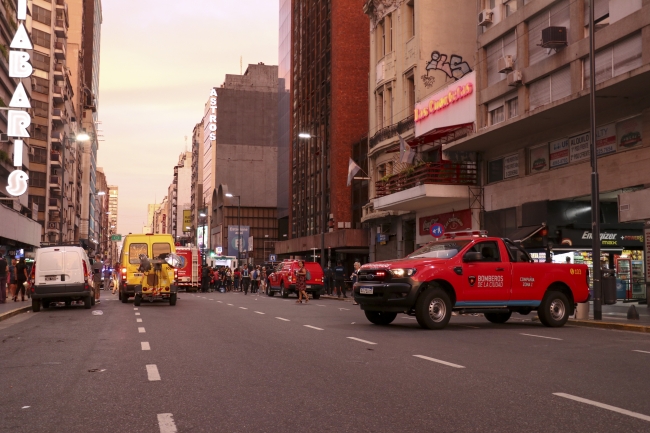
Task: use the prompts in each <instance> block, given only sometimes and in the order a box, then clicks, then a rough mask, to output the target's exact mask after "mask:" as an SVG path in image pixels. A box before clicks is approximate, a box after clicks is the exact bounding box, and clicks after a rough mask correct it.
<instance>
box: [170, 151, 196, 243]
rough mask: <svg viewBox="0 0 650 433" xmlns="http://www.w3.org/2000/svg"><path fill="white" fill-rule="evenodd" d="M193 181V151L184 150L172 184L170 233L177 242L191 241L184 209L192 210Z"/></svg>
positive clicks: (175, 168)
mask: <svg viewBox="0 0 650 433" xmlns="http://www.w3.org/2000/svg"><path fill="white" fill-rule="evenodd" d="M191 182H192V152H183V153H181V154H180V156H179V157H178V164H176V166H175V167H174V180H173V181H172V184H171V185H170V194H171V195H170V197H171V200H170V206H171V207H170V212H171V219H170V228H171V231H170V233H171V234H172V236H174V239H176V241H177V242H182V243H186V242H189V238H190V230H188V229H186V228H185V227H186V226H185V224H184V222H183V211H184V210H190V206H191V199H192V198H191V193H192V188H191Z"/></svg>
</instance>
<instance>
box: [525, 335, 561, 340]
mask: <svg viewBox="0 0 650 433" xmlns="http://www.w3.org/2000/svg"><path fill="white" fill-rule="evenodd" d="M521 335H526V336H528V337H537V338H546V339H547V340H560V341H562V339H561V338H555V337H544V336H543V335H535V334H521Z"/></svg>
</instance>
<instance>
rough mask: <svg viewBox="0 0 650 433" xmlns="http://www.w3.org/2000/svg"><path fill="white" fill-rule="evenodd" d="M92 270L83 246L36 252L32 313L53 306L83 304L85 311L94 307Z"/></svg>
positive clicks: (56, 247) (52, 247) (42, 249)
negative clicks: (63, 303) (80, 302)
mask: <svg viewBox="0 0 650 433" xmlns="http://www.w3.org/2000/svg"><path fill="white" fill-rule="evenodd" d="M91 271H92V267H91V266H90V260H88V255H87V254H86V251H85V250H84V249H83V248H81V247H80V246H65V245H61V246H48V247H43V248H39V249H37V250H36V258H35V262H34V269H32V275H33V286H32V287H33V288H32V310H34V312H35V313H36V312H38V311H39V310H40V309H41V305H42V306H43V308H48V307H49V306H50V303H52V302H65V305H66V306H70V304H72V301H78V300H83V302H84V308H90V307H91V306H92V305H94V304H95V296H94V295H93V287H92V272H91Z"/></svg>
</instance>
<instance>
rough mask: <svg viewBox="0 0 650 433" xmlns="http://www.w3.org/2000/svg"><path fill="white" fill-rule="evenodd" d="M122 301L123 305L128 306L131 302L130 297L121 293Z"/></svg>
mask: <svg viewBox="0 0 650 433" xmlns="http://www.w3.org/2000/svg"><path fill="white" fill-rule="evenodd" d="M120 300H121V301H122V303H123V304H126V303H128V302H129V296H128V295H127V294H126V293H122V292H120Z"/></svg>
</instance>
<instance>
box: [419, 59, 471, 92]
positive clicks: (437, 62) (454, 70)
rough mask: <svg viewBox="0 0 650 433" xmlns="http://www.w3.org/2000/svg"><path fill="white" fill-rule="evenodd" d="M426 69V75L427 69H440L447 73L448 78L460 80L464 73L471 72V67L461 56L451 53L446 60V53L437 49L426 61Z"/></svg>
mask: <svg viewBox="0 0 650 433" xmlns="http://www.w3.org/2000/svg"><path fill="white" fill-rule="evenodd" d="M426 69H427V76H428V75H429V71H442V72H444V73H445V74H447V76H448V77H449V78H453V79H455V80H460V79H461V78H463V77H464V76H465V75H467V74H469V73H470V72H472V68H470V67H469V64H467V62H464V61H463V58H462V57H461V56H459V55H457V54H452V55H451V56H449V61H447V54H441V53H440V52H439V51H434V52H432V53H431V61H430V62H429V63H427V68H426ZM425 85H426V81H425Z"/></svg>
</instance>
